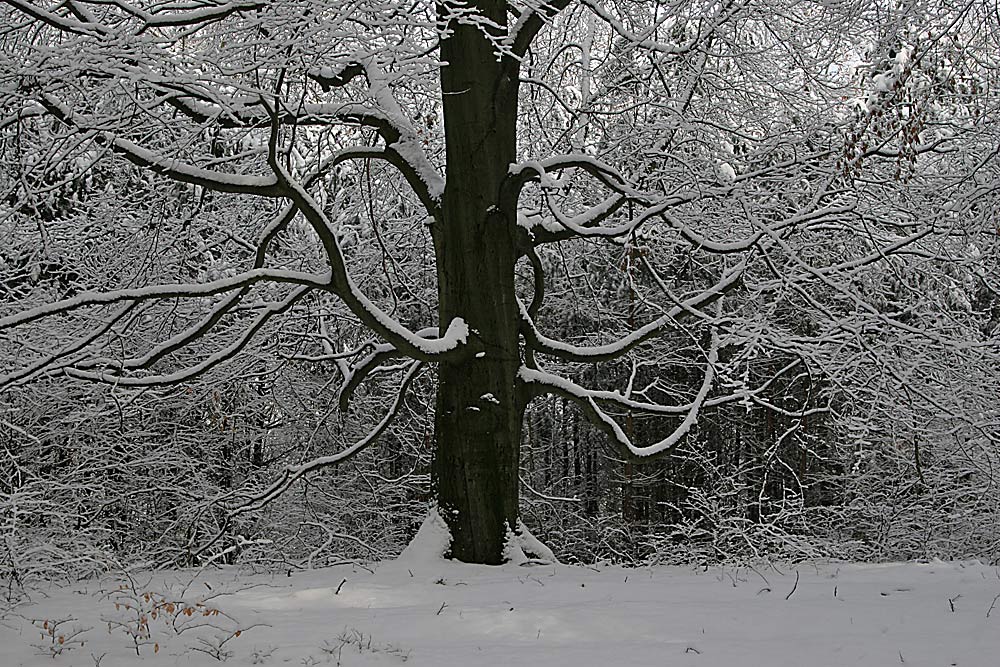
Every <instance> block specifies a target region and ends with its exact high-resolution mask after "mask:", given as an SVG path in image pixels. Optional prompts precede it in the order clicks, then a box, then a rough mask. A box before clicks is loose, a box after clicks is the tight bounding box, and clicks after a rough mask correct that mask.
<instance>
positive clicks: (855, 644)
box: [0, 553, 1000, 667]
mask: <svg viewBox="0 0 1000 667" xmlns="http://www.w3.org/2000/svg"><path fill="white" fill-rule="evenodd" d="M371 569H372V571H368V570H367V569H365V568H362V567H359V566H350V565H347V566H338V567H331V568H325V569H320V570H313V571H297V572H292V573H291V574H290V575H288V574H287V573H277V574H267V575H262V574H251V573H248V572H246V571H242V572H238V571H236V570H232V569H230V570H218V569H214V570H204V571H201V572H197V571H173V572H160V573H155V574H152V575H150V574H145V575H138V574H137V575H133V576H131V577H126V578H123V579H122V578H118V579H114V578H112V579H105V580H103V581H100V582H97V581H94V582H90V583H81V584H77V585H73V586H67V587H53V588H51V589H50V590H47V591H39V592H36V593H35V594H33V596H32V599H31V601H30V602H26V603H24V604H22V605H20V606H18V607H17V608H15V609H14V610H10V611H8V612H7V613H6V614H5V618H3V620H2V621H0V665H3V666H4V667H14V666H15V665H25V666H27V665H60V666H62V665H73V666H76V667H90V666H94V665H100V667H119V666H122V665H137V664H142V665H146V664H148V665H185V666H188V667H200V666H202V665H218V664H220V662H228V664H230V665H233V664H236V665H285V664H288V665H344V666H349V665H402V664H404V663H405V664H406V665H407V666H408V667H410V666H417V665H420V666H422V665H433V666H434V667H447V666H451V665H475V666H479V665H484V666H485V665H505V666H506V665H553V666H555V665H573V666H575V667H588V666H590V665H601V666H602V667H603V666H606V665H612V666H613V667H622V666H624V665H658V666H659V665H667V666H673V665H677V666H687V665H691V666H698V667H723V666H724V667H731V666H732V665H743V666H746V667H753V666H756V665H761V666H763V665H767V666H768V667H779V666H783V665H788V666H793V665H794V666H796V667H798V666H801V665H809V666H811V667H823V666H830V667H842V666H846V665H873V666H889V665H899V664H902V665H928V666H931V665H933V666H944V665H963V666H981V667H989V666H992V665H997V664H1000V570H998V569H997V568H995V567H990V566H986V565H982V564H980V563H976V562H972V563H968V562H967V563H943V562H933V563H908V564H890V565H860V564H822V565H820V564H798V565H795V566H787V567H774V566H761V567H756V568H747V567H742V568H722V567H716V568H709V569H707V570H701V569H691V568H680V567H651V568H642V569H624V568H620V567H615V566H597V567H579V566H577V567H570V566H562V565H521V566H517V565H507V566H503V567H483V566H471V565H464V564H458V563H449V562H445V561H441V560H434V559H429V558H416V557H413V554H409V555H407V554H406V553H404V556H403V557H402V558H401V559H399V560H397V561H391V562H385V563H381V564H375V565H372V566H371ZM60 638H61V639H60Z"/></svg>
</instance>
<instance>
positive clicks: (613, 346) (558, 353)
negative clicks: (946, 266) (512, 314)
mask: <svg viewBox="0 0 1000 667" xmlns="http://www.w3.org/2000/svg"><path fill="white" fill-rule="evenodd" d="M745 269H746V260H745V259H744V260H743V261H741V262H740V263H739V264H737V265H736V266H734V267H733V268H731V269H729V270H728V271H726V272H725V273H724V274H723V276H722V278H721V279H720V280H719V281H718V282H717V283H715V284H714V285H712V286H711V287H709V288H708V289H706V290H703V291H701V292H700V293H698V294H696V295H694V296H691V297H688V298H687V299H684V300H683V301H682V302H681V303H679V304H677V305H675V306H674V307H673V308H671V309H670V310H669V311H667V312H666V313H665V314H663V315H662V316H660V317H658V318H657V319H655V320H653V321H652V322H650V323H648V324H646V325H645V326H642V327H640V328H639V329H636V330H635V331H633V332H632V333H630V334H628V335H627V336H624V337H623V338H620V339H618V340H617V341H615V342H613V343H607V344H605V345H594V346H587V347H584V346H577V345H571V344H569V343H564V342H562V341H558V340H554V339H552V338H547V337H546V336H544V335H543V334H542V333H541V332H539V331H538V329H537V327H536V326H535V322H534V320H533V319H532V317H531V316H530V315H529V314H528V309H527V308H526V307H525V305H524V303H523V302H521V301H520V300H518V306H519V308H520V310H521V334H522V335H523V336H524V338H525V344H526V345H527V346H528V347H529V348H531V349H532V350H534V351H535V352H540V353H542V354H547V355H549V356H552V357H557V358H559V359H563V360H564V361H573V362H578V363H593V362H598V361H612V360H614V359H618V358H620V357H622V356H624V355H625V354H627V353H628V352H629V351H631V350H632V349H634V348H635V347H636V346H638V345H641V344H642V343H644V342H646V341H648V340H650V339H652V338H655V337H656V336H659V335H661V334H662V332H663V331H664V330H666V329H668V328H672V327H674V326H676V325H677V323H678V320H680V319H682V318H684V317H688V316H691V315H693V314H695V313H697V312H698V311H699V310H700V309H702V308H704V307H705V306H708V305H710V304H712V303H715V302H717V301H718V300H719V299H721V298H722V297H723V296H725V295H726V294H727V293H728V292H730V291H732V290H733V289H735V288H736V287H737V286H739V285H740V284H741V282H742V279H743V272H744V270H745Z"/></svg>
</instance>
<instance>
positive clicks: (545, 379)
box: [518, 331, 719, 461]
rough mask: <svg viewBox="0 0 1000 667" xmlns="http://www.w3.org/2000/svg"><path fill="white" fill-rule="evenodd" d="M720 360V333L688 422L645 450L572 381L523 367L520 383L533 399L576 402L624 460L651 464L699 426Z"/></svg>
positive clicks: (687, 412)
mask: <svg viewBox="0 0 1000 667" xmlns="http://www.w3.org/2000/svg"><path fill="white" fill-rule="evenodd" d="M718 360H719V336H718V333H717V332H716V331H713V332H712V341H711V344H710V346H709V350H708V358H707V363H706V366H705V377H704V379H703V380H702V383H701V387H699V389H698V393H697V394H696V395H695V398H694V400H692V401H691V403H690V404H689V405H688V406H685V407H686V410H685V412H684V419H683V420H682V421H681V423H680V425H678V427H677V428H675V429H674V430H673V432H672V433H671V434H670V435H669V436H667V437H666V438H664V439H663V440H660V441H659V442H656V443H653V444H651V445H648V446H645V447H640V446H636V445H635V444H633V442H632V441H631V440H630V439H629V437H628V436H627V435H626V434H625V431H624V430H622V428H621V426H619V425H618V422H616V421H615V420H614V419H613V418H611V416H609V415H608V414H607V413H606V412H605V411H604V410H603V409H601V407H600V406H599V405H598V396H597V395H595V393H594V392H591V391H588V390H587V389H584V388H583V387H581V386H580V385H578V384H576V383H575V382H573V381H572V380H569V379H566V378H563V377H559V376H557V375H553V374H551V373H546V372H544V371H540V370H537V369H531V368H527V367H525V366H522V367H521V369H520V370H519V371H518V379H519V380H520V381H521V382H522V383H523V386H524V390H525V391H526V392H528V394H529V395H531V396H532V397H534V396H540V395H544V394H555V395H557V396H561V397H563V398H566V399H569V400H570V401H572V402H574V403H575V404H576V405H578V406H579V407H580V408H581V409H582V410H583V413H584V415H585V416H586V417H587V419H588V421H590V422H591V423H593V424H594V426H596V427H597V428H598V429H599V430H600V431H601V432H602V433H604V434H605V435H607V436H608V437H609V439H610V440H611V442H612V444H614V445H616V446H617V449H618V450H619V451H620V453H621V454H622V455H623V456H625V457H626V458H628V459H629V460H633V461H648V460H649V458H650V457H653V456H658V455H661V456H662V455H664V454H667V453H669V452H670V451H671V450H672V449H674V448H675V447H676V446H677V445H679V444H680V443H681V442H682V441H683V439H684V437H685V436H686V435H687V434H688V432H689V431H690V430H691V427H692V426H694V425H695V424H696V423H697V422H698V413H699V411H700V410H701V408H702V407H703V406H704V404H705V402H706V399H707V397H708V393H709V392H710V391H711V389H712V386H713V384H714V382H715V364H716V363H717V362H718ZM605 398H607V397H605Z"/></svg>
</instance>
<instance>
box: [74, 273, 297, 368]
mask: <svg viewBox="0 0 1000 667" xmlns="http://www.w3.org/2000/svg"><path fill="white" fill-rule="evenodd" d="M310 289H311V288H309V287H300V288H298V289H296V290H294V291H293V292H292V293H291V294H290V295H288V296H287V297H285V299H283V300H282V301H280V302H277V303H274V304H272V305H270V306H268V307H267V308H266V309H265V310H264V312H262V313H260V314H259V315H258V316H257V317H256V318H255V319H254V321H253V322H252V323H251V324H250V326H248V327H247V328H246V330H244V331H243V332H242V333H241V334H240V335H239V336H238V337H237V338H236V340H234V341H233V342H232V343H230V344H229V345H227V346H226V347H224V348H222V349H221V350H218V351H217V352H215V353H213V354H211V355H209V356H208V357H207V358H206V359H204V360H202V361H201V362H200V363H198V364H195V365H194V366H190V367H188V368H184V369H181V370H179V371H176V372H174V373H168V374H165V375H147V376H143V377H135V376H129V375H122V374H121V372H120V371H121V370H124V369H122V368H116V367H115V364H114V363H113V362H112V363H110V364H108V367H107V368H106V369H103V370H97V371H90V370H83V369H81V368H73V367H69V368H66V369H65V370H64V372H65V374H66V375H68V376H69V377H73V378H76V379H78V380H90V381H94V382H107V383H111V384H114V385H120V386H130V387H162V386H169V385H174V384H179V383H181V382H187V381H189V380H193V379H194V378H196V377H198V376H200V375H203V374H204V373H206V372H208V371H209V370H211V369H213V368H215V367H216V366H218V365H219V364H222V363H224V362H226V361H228V360H230V359H232V358H233V357H235V356H236V355H237V354H239V353H240V352H241V351H243V350H244V349H245V348H246V346H247V345H249V344H250V341H251V340H252V339H253V337H254V336H255V335H256V334H257V332H259V331H260V330H261V329H262V328H263V327H264V325H265V324H267V322H268V321H269V320H270V319H271V318H273V317H274V316H275V315H280V314H281V313H284V312H286V311H288V310H289V309H290V308H291V307H292V306H294V305H295V303H296V302H298V301H299V300H301V299H302V297H304V296H305V295H306V294H308V293H309V291H310ZM100 361H108V360H100ZM93 366H94V364H93V363H89V364H87V367H93Z"/></svg>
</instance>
